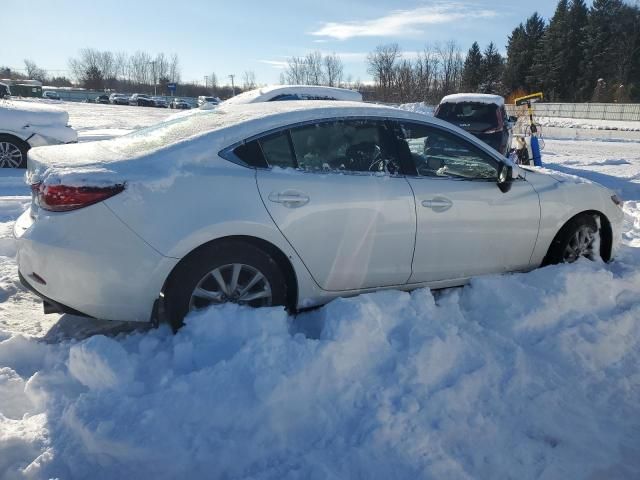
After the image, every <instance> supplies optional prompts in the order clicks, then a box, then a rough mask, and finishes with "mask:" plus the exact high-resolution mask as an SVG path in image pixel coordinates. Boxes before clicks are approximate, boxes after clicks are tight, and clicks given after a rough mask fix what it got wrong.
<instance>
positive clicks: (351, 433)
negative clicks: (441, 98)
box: [0, 104, 640, 479]
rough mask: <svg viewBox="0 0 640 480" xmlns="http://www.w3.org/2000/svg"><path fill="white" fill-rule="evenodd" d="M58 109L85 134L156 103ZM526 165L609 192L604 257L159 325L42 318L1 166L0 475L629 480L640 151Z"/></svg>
mask: <svg viewBox="0 0 640 480" xmlns="http://www.w3.org/2000/svg"><path fill="white" fill-rule="evenodd" d="M72 106H73V108H70V115H71V119H72V120H71V121H72V123H73V124H74V126H76V127H77V128H79V130H80V132H82V133H81V140H82V139H85V140H86V139H89V138H97V137H99V136H101V135H102V133H95V132H105V131H108V132H109V135H115V134H117V132H120V131H128V130H130V129H132V128H135V127H137V126H141V125H146V124H148V123H151V122H153V121H154V120H155V119H156V116H161V115H160V114H161V113H164V114H165V115H166V114H167V113H168V112H167V111H166V110H164V111H162V110H155V109H142V108H136V107H130V108H128V107H110V106H104V107H103V106H95V105H82V104H73V105H72ZM111 110H113V111H118V112H123V113H122V115H117V114H114V116H113V117H111V120H109V119H108V118H109V116H108V115H107V113H106V112H109V113H110V112H111ZM130 110H133V111H131V113H130V114H129V111H130ZM124 112H127V113H124ZM543 161H544V162H545V163H546V166H547V167H549V168H553V169H557V170H560V171H563V172H568V173H572V174H578V175H583V176H585V177H588V178H590V179H592V180H595V181H598V182H600V183H603V184H605V185H607V186H608V187H610V188H612V189H614V190H616V191H617V192H618V193H620V194H622V195H623V197H624V198H625V200H626V203H625V206H624V208H625V212H626V213H627V220H626V225H625V233H624V238H623V241H624V246H623V248H622V249H621V252H620V255H619V256H618V258H617V259H616V261H614V262H612V263H610V264H603V263H600V262H595V263H593V262H589V261H586V260H585V261H580V262H578V263H577V264H574V265H564V266H553V267H547V268H543V269H539V270H536V271H533V272H530V273H527V274H513V275H500V276H489V277H484V278H478V279H476V280H474V281H473V282H472V283H471V284H470V285H469V286H467V287H464V288H459V289H451V290H448V291H443V292H437V293H431V292H430V291H429V290H426V289H422V290H417V291H415V292H412V293H402V292H393V291H388V292H381V293H376V294H371V295H363V296H360V297H357V298H351V299H345V300H338V301H334V302H332V303H331V304H329V305H327V306H325V307H323V308H321V309H319V310H316V311H313V312H309V313H305V314H302V315H299V316H298V317H296V318H291V317H288V316H287V315H286V314H285V313H284V312H283V311H282V310H280V309H278V308H272V309H262V310H250V309H245V308H239V307H237V306H233V305H229V306H225V307H222V308H218V309H212V310H209V311H207V312H204V313H200V314H197V315H193V316H192V317H191V318H189V319H188V321H187V325H186V326H185V327H184V328H183V329H182V330H181V331H180V332H179V333H178V334H177V335H172V334H171V333H170V331H169V329H168V328H165V327H162V328H159V329H157V330H146V329H141V330H132V328H133V327H131V326H130V325H127V324H114V323H107V322H99V321H89V320H86V319H80V318H76V317H72V316H68V315H66V316H57V315H53V316H47V317H45V316H43V315H42V313H41V305H40V304H39V302H37V301H36V300H35V299H34V298H33V297H32V296H31V295H30V294H29V293H27V292H25V291H24V290H23V289H22V288H21V287H20V286H19V282H18V279H17V274H16V266H15V261H14V254H15V246H14V243H13V240H12V237H11V227H12V223H13V221H14V220H15V218H16V217H17V216H18V215H19V214H20V212H21V211H22V210H23V209H24V208H25V206H26V204H27V202H28V197H27V195H28V192H27V188H26V186H25V185H24V184H23V183H22V178H21V175H20V173H18V172H12V171H6V172H0V195H2V196H0V478H2V479H14V478H36V479H40V478H60V479H74V478H94V479H102V478H104V479H107V478H109V479H112V478H157V479H165V478H166V479H170V478H178V477H179V478H230V479H232V478H233V479H240V478H251V479H267V478H269V479H271V478H278V479H280V478H292V479H294V478H295V479H298V478H310V479H315V478H317V479H325V478H340V479H342V478H345V479H346V478H349V479H351V478H363V479H364V478H366V479H372V478H381V479H388V478H406V479H416V478H447V479H458V478H459V479H472V478H518V479H530V478H545V479H547V478H548V479H555V478H563V479H564V478H571V479H582V478H585V479H586V478H594V479H595V478H607V479H629V478H639V477H640V368H639V366H640V322H639V321H638V319H639V318H640V268H639V267H640V142H637V143H636V142H625V143H616V142H604V141H575V140H551V139H548V140H547V141H546V148H545V150H544V156H543Z"/></svg>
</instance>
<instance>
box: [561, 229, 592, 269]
mask: <svg viewBox="0 0 640 480" xmlns="http://www.w3.org/2000/svg"><path fill="white" fill-rule="evenodd" d="M596 234H597V232H595V231H594V230H593V229H592V228H590V227H589V226H587V225H582V226H581V227H580V228H578V229H577V230H576V232H575V233H574V234H573V235H572V236H571V238H570V239H569V242H567V246H566V247H565V249H564V253H563V256H562V259H563V261H565V262H567V263H571V262H575V261H576V260H577V259H578V258H580V257H586V258H589V259H591V260H593V258H594V251H593V248H594V244H595V240H596Z"/></svg>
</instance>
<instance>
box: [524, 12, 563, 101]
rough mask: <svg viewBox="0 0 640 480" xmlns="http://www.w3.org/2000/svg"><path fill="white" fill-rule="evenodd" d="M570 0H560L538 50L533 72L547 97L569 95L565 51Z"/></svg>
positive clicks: (558, 97)
mask: <svg viewBox="0 0 640 480" xmlns="http://www.w3.org/2000/svg"><path fill="white" fill-rule="evenodd" d="M568 12H569V2H568V0H560V1H559V2H558V5H557V6H556V11H555V13H554V14H553V17H552V18H551V21H550V22H549V27H548V28H547V29H546V31H545V33H544V36H543V38H542V41H541V42H540V43H539V45H538V49H537V51H536V55H535V59H534V65H533V68H532V74H533V75H534V76H535V79H536V80H537V82H538V83H539V84H540V86H541V88H542V90H543V92H544V94H545V97H546V98H548V99H550V100H556V101H557V100H559V99H562V98H564V97H566V95H567V90H568V89H567V83H566V81H565V77H566V74H567V65H566V61H565V52H566V49H567V37H568V26H567V22H568Z"/></svg>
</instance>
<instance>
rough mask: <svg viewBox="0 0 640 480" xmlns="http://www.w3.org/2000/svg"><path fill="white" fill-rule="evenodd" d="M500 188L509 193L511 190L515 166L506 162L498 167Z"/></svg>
mask: <svg viewBox="0 0 640 480" xmlns="http://www.w3.org/2000/svg"><path fill="white" fill-rule="evenodd" d="M497 183H498V188H499V189H500V191H501V192H502V193H507V192H508V191H509V190H511V183H513V167H512V166H510V165H507V164H505V163H501V164H500V166H499V167H498V182H497Z"/></svg>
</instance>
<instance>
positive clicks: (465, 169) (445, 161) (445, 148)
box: [397, 122, 498, 180]
mask: <svg viewBox="0 0 640 480" xmlns="http://www.w3.org/2000/svg"><path fill="white" fill-rule="evenodd" d="M397 131H398V132H399V136H401V137H402V138H399V139H398V140H399V141H400V142H401V143H402V142H406V147H405V150H406V149H407V148H408V151H409V152H410V155H411V159H412V162H413V164H414V165H415V169H416V171H417V173H418V175H419V176H422V177H453V178H464V179H478V180H495V179H496V178H497V176H498V173H497V166H498V162H497V161H496V160H494V159H493V158H492V157H491V156H490V155H488V154H487V153H485V152H483V151H482V150H480V149H479V148H477V147H476V146H475V145H473V144H471V143H470V142H468V141H467V140H465V139H464V138H460V137H458V136H456V135H454V134H451V133H448V132H445V131H443V130H440V129H438V128H434V127H430V126H427V125H423V124H419V123H409V122H404V123H400V129H398V130H397Z"/></svg>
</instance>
